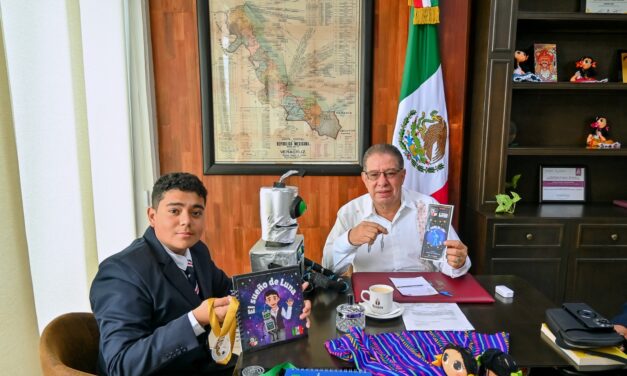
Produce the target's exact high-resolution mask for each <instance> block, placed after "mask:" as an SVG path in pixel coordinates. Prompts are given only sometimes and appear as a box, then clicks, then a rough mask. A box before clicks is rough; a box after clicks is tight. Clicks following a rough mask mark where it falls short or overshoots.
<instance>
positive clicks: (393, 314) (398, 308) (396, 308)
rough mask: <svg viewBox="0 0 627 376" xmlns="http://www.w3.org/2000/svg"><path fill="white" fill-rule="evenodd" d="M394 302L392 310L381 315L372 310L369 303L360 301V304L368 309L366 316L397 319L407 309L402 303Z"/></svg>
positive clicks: (378, 318) (379, 318)
mask: <svg viewBox="0 0 627 376" xmlns="http://www.w3.org/2000/svg"><path fill="white" fill-rule="evenodd" d="M392 304H393V306H392V310H391V311H390V312H388V313H386V314H384V315H380V314H378V313H374V312H371V311H370V307H369V306H368V304H367V303H364V302H361V303H359V305H360V306H362V307H364V309H365V311H366V317H370V318H371V319H377V320H389V319H395V318H397V317H399V316H400V315H402V314H403V311H404V310H405V309H404V308H403V306H402V305H400V304H398V303H397V302H392Z"/></svg>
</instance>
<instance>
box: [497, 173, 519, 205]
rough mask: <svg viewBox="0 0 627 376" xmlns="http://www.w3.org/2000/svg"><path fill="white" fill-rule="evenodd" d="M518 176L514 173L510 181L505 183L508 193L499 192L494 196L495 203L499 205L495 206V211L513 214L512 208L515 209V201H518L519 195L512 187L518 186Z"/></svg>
mask: <svg viewBox="0 0 627 376" xmlns="http://www.w3.org/2000/svg"><path fill="white" fill-rule="evenodd" d="M520 176H521V175H520V174H518V175H514V176H513V177H512V181H511V182H506V183H505V189H506V190H507V191H509V194H507V193H501V194H498V195H496V196H494V197H496V203H497V204H499V206H497V207H496V209H495V210H494V212H495V213H508V214H514V210H516V203H517V202H518V201H520V196H519V195H518V193H516V192H514V191H513V190H512V189H516V188H517V187H518V181H519V180H520Z"/></svg>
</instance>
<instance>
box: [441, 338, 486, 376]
mask: <svg viewBox="0 0 627 376" xmlns="http://www.w3.org/2000/svg"><path fill="white" fill-rule="evenodd" d="M431 364H433V365H434V366H438V367H442V370H443V371H444V373H445V374H446V376H473V375H476V374H477V360H476V359H475V358H474V357H473V356H472V353H471V352H470V350H469V349H467V348H464V347H461V346H458V345H455V344H452V343H449V344H448V345H446V346H445V347H444V351H443V352H442V354H441V355H438V356H436V359H435V360H434V361H433V362H431Z"/></svg>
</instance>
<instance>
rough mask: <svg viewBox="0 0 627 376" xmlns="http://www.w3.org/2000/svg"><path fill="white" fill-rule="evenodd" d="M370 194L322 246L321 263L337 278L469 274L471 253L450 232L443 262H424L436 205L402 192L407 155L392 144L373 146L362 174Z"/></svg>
mask: <svg viewBox="0 0 627 376" xmlns="http://www.w3.org/2000/svg"><path fill="white" fill-rule="evenodd" d="M361 179H362V181H363V182H364V184H365V186H366V188H367V189H368V193H367V194H365V195H363V196H360V197H358V198H356V199H354V200H352V201H350V202H349V203H347V204H346V205H344V206H342V207H341V208H340V210H339V211H338V214H337V219H336V221H335V225H334V226H333V229H331V232H330V233H329V236H328V238H327V241H326V244H325V246H324V253H323V259H322V263H323V266H324V267H325V268H328V269H332V270H334V271H335V272H336V273H344V272H345V271H347V270H348V268H349V266H351V265H352V266H353V271H355V272H364V271H377V272H383V271H425V272H432V271H441V272H442V273H444V274H446V275H449V276H451V277H453V278H454V277H459V276H461V275H464V274H466V272H468V270H469V269H470V265H471V263H470V258H469V257H468V248H467V247H466V245H464V243H462V242H461V241H460V240H459V237H458V236H457V233H456V232H455V230H454V229H453V228H451V229H450V231H449V234H448V240H446V241H445V242H444V245H446V255H445V256H444V257H443V258H442V260H440V261H428V260H422V259H421V258H420V250H421V248H422V240H423V238H424V231H425V224H426V221H427V207H428V206H429V204H431V203H437V201H436V200H435V199H433V198H432V197H430V196H427V195H424V194H422V193H418V192H414V191H411V190H409V189H405V188H403V187H402V186H403V181H404V180H405V169H404V168H403V156H402V155H401V153H400V152H399V151H398V149H397V148H396V147H394V146H393V145H389V144H377V145H373V146H371V147H370V148H369V149H368V150H367V151H366V153H365V154H364V171H362V173H361Z"/></svg>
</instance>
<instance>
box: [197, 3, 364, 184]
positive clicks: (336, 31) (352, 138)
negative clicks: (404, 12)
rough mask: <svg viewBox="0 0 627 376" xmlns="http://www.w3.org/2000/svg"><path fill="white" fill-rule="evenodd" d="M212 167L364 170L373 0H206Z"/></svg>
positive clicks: (204, 82)
mask: <svg viewBox="0 0 627 376" xmlns="http://www.w3.org/2000/svg"><path fill="white" fill-rule="evenodd" d="M197 4H198V43H199V55H200V79H201V80H200V84H201V85H200V89H201V100H202V135H203V169H204V173H205V174H207V175H209V174H264V175H265V174H282V173H283V172H285V171H286V170H289V169H303V170H304V171H305V173H307V174H311V175H353V174H355V175H357V174H359V173H360V171H361V167H360V163H361V158H362V155H363V153H364V151H365V150H366V148H367V147H368V146H369V145H370V121H371V111H372V103H371V95H372V94H371V93H372V77H371V72H372V50H373V47H372V18H373V17H372V16H373V0H250V1H242V0H198V1H197Z"/></svg>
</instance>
